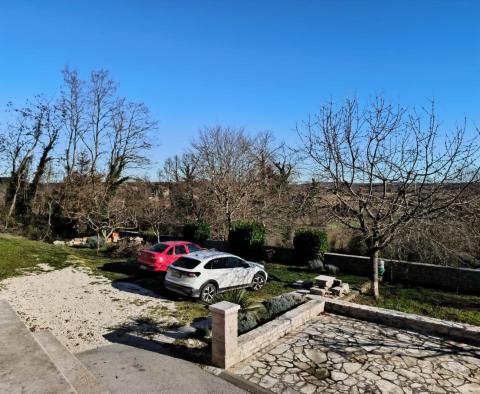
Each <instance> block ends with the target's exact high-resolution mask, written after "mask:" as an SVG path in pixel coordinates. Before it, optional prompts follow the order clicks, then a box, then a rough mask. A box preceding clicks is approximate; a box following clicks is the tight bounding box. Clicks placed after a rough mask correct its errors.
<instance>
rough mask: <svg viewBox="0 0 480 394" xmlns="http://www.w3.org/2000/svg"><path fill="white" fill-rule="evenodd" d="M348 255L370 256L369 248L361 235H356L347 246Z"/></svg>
mask: <svg viewBox="0 0 480 394" xmlns="http://www.w3.org/2000/svg"><path fill="white" fill-rule="evenodd" d="M347 253H348V254H353V255H357V256H368V248H367V244H366V243H365V240H364V238H363V237H362V236H361V235H354V236H353V237H352V238H350V241H349V242H348V245H347Z"/></svg>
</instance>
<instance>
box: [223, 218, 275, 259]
mask: <svg viewBox="0 0 480 394" xmlns="http://www.w3.org/2000/svg"><path fill="white" fill-rule="evenodd" d="M266 232H267V230H266V228H265V226H264V225H263V224H261V223H257V222H248V221H242V220H239V221H237V222H234V223H233V224H232V227H231V228H230V231H229V233H228V243H229V246H230V250H231V251H232V253H234V254H237V255H239V256H242V257H244V258H247V259H257V260H261V259H263V254H264V250H263V245H264V244H265V235H266Z"/></svg>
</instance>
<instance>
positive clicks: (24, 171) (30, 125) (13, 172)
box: [5, 105, 45, 229]
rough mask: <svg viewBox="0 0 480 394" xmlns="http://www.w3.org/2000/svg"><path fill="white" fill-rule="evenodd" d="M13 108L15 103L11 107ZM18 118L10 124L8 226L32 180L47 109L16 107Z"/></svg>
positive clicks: (8, 147)
mask: <svg viewBox="0 0 480 394" xmlns="http://www.w3.org/2000/svg"><path fill="white" fill-rule="evenodd" d="M9 107H10V109H12V106H11V105H10V106H9ZM13 111H14V112H15V113H16V114H17V117H16V119H15V120H14V122H13V123H10V124H9V125H8V134H7V136H6V145H7V157H8V159H7V160H8V161H9V165H8V166H9V172H10V180H9V183H8V185H7V191H6V193H5V210H6V212H5V229H6V228H8V225H9V223H10V219H11V218H12V215H13V214H14V211H15V208H16V206H17V203H18V201H19V199H20V197H21V191H22V189H23V190H24V189H25V185H26V184H27V183H28V172H29V170H30V167H31V164H32V162H33V155H34V152H35V149H36V148H37V146H38V144H39V143H40V139H41V137H42V132H43V122H44V116H45V113H44V110H43V108H42V106H39V107H38V108H35V107H25V108H21V109H14V110H13Z"/></svg>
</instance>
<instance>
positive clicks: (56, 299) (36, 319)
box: [0, 265, 175, 353]
mask: <svg viewBox="0 0 480 394" xmlns="http://www.w3.org/2000/svg"><path fill="white" fill-rule="evenodd" d="M40 268H41V269H43V271H44V272H42V273H39V274H33V275H26V276H21V277H15V278H10V279H6V280H4V281H2V282H0V299H6V300H7V301H8V302H9V303H10V304H11V305H12V307H13V309H14V310H15V311H16V312H17V314H18V315H19V316H20V317H21V319H22V320H23V321H24V322H25V324H26V325H27V326H28V327H29V328H30V329H31V330H35V329H45V328H46V329H49V330H51V331H52V333H53V334H54V335H55V336H56V337H57V338H58V339H59V340H60V342H62V343H63V344H64V345H65V346H66V347H67V348H68V349H70V350H71V351H72V352H75V353H77V352H82V351H85V350H89V349H93V348H96V347H98V346H102V345H105V344H108V343H109V342H108V341H107V340H106V339H105V338H104V335H105V334H107V333H109V332H112V329H113V328H114V327H116V326H119V325H122V324H128V323H129V322H132V321H133V320H134V319H136V318H139V317H143V316H147V315H148V310H149V309H151V308H162V307H163V308H168V309H169V310H170V311H174V310H175V304H174V303H173V302H171V301H168V300H165V299H162V298H159V297H158V296H156V295H155V294H153V293H152V292H150V291H148V290H146V289H143V288H141V287H139V286H136V285H134V284H129V283H122V287H121V288H119V284H118V282H117V284H116V287H113V286H112V282H110V281H109V280H108V279H105V278H103V277H102V278H98V277H94V276H92V275H91V272H89V270H88V269H87V268H78V267H77V268H73V267H67V268H64V269H62V270H54V271H52V270H50V267H48V266H45V265H43V266H41V267H40ZM167 312H168V311H167ZM170 314H171V313H166V315H167V316H169V315H170ZM166 319H171V317H167V318H166Z"/></svg>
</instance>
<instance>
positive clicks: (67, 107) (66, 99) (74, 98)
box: [61, 67, 86, 180]
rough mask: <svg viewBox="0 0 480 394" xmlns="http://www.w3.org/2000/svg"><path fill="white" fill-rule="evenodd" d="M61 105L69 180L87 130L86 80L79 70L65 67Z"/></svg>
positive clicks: (67, 177) (66, 171) (66, 167)
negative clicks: (64, 121)
mask: <svg viewBox="0 0 480 394" xmlns="http://www.w3.org/2000/svg"><path fill="white" fill-rule="evenodd" d="M63 81H64V87H63V89H62V92H61V95H62V97H61V106H62V111H63V113H64V116H65V118H66V142H65V173H66V179H67V180H68V179H69V178H70V176H71V175H72V172H73V171H74V170H75V167H76V164H77V155H78V153H79V152H78V149H79V142H80V139H81V138H82V136H83V134H84V132H85V115H86V114H85V109H86V108H85V106H86V104H85V92H84V89H85V82H84V81H82V80H80V78H79V76H78V73H77V71H75V70H70V69H69V68H68V67H65V69H64V70H63Z"/></svg>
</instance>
